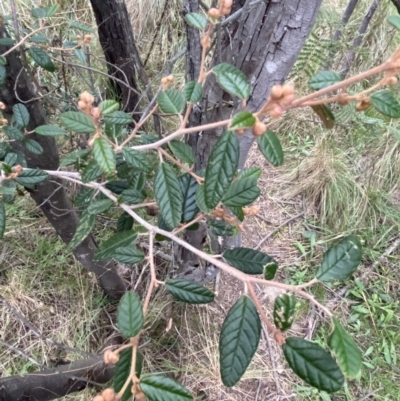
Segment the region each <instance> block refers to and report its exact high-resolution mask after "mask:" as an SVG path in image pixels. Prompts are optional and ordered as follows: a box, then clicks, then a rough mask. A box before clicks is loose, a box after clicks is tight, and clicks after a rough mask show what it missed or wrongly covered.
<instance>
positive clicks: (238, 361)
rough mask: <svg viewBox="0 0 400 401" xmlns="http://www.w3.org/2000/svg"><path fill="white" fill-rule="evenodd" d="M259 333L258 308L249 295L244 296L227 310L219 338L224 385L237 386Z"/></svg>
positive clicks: (251, 354)
mask: <svg viewBox="0 0 400 401" xmlns="http://www.w3.org/2000/svg"><path fill="white" fill-rule="evenodd" d="M260 334H261V322H260V318H259V316H258V312H257V309H256V307H255V306H254V304H253V302H252V301H251V299H250V298H248V297H246V296H242V297H241V298H240V299H239V300H238V301H237V302H236V303H235V305H233V306H232V308H231V309H230V311H229V312H228V315H227V316H226V319H225V321H224V324H223V325H222V329H221V334H220V339H219V355H220V372H221V378H222V382H223V383H224V384H225V386H227V387H232V386H234V385H235V384H236V383H237V382H238V381H239V380H240V378H241V377H242V376H243V374H244V373H245V372H246V369H247V367H248V366H249V364H250V362H251V360H252V359H253V356H254V354H255V352H256V350H257V347H258V343H259V341H260Z"/></svg>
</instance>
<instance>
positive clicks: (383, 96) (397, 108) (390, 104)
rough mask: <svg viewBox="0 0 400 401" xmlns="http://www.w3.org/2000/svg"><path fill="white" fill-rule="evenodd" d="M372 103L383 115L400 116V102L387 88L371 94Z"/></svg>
mask: <svg viewBox="0 0 400 401" xmlns="http://www.w3.org/2000/svg"><path fill="white" fill-rule="evenodd" d="M371 103H372V105H373V106H374V107H375V108H376V109H377V110H378V111H379V112H380V113H382V114H383V115H385V116H388V117H391V118H400V103H399V102H398V101H397V99H396V98H395V97H394V96H393V95H392V94H391V93H390V92H389V91H387V90H383V91H379V92H376V93H374V94H373V95H372V96H371Z"/></svg>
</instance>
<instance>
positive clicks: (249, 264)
mask: <svg viewBox="0 0 400 401" xmlns="http://www.w3.org/2000/svg"><path fill="white" fill-rule="evenodd" d="M222 256H223V257H224V259H225V260H226V262H227V263H229V264H230V265H231V266H233V267H236V269H239V270H240V271H242V272H244V273H247V274H262V273H263V272H264V267H265V266H266V265H268V264H269V263H271V262H275V260H274V259H273V258H272V257H271V256H269V255H267V254H266V253H263V252H260V251H256V250H255V249H251V248H233V249H229V250H227V251H225V252H224V254H223V255H222ZM275 263H276V262H275Z"/></svg>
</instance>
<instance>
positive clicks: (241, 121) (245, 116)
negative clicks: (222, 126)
mask: <svg viewBox="0 0 400 401" xmlns="http://www.w3.org/2000/svg"><path fill="white" fill-rule="evenodd" d="M255 123H256V118H255V117H254V116H253V114H252V113H250V112H249V111H240V112H239V113H237V114H235V115H234V116H233V118H232V121H231V126H230V127H229V129H231V130H237V129H244V128H251V127H252V126H253V125H254V124H255Z"/></svg>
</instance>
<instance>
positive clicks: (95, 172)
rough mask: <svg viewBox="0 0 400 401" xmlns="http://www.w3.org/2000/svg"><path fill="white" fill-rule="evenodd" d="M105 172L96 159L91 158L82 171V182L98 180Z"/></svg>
mask: <svg viewBox="0 0 400 401" xmlns="http://www.w3.org/2000/svg"><path fill="white" fill-rule="evenodd" d="M102 173H103V170H102V169H101V168H100V166H99V165H98V163H97V161H96V160H94V159H93V160H91V161H90V162H89V163H88V165H87V166H86V167H85V168H84V169H83V171H82V182H85V183H86V182H90V181H94V180H96V179H97V178H98V177H100V175H101V174H102Z"/></svg>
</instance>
